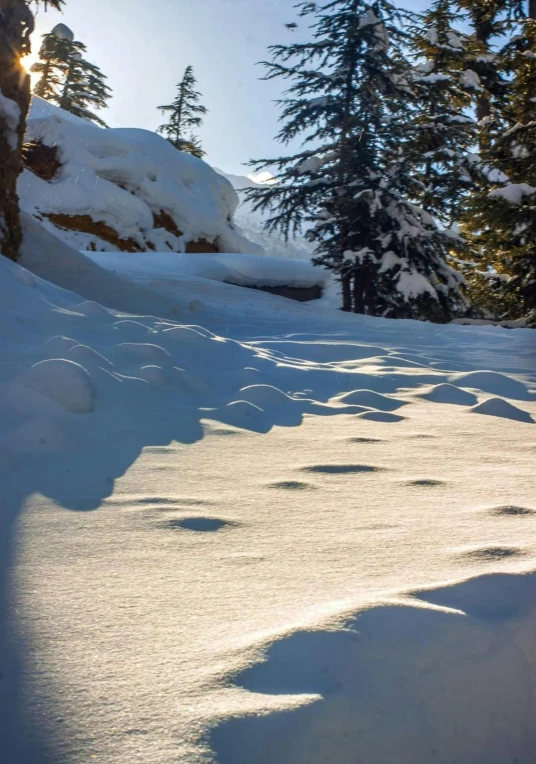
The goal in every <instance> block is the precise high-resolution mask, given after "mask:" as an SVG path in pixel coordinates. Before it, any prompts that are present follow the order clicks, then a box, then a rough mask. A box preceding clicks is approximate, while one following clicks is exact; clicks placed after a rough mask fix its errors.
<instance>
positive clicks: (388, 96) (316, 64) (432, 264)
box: [248, 0, 463, 320]
mask: <svg viewBox="0 0 536 764" xmlns="http://www.w3.org/2000/svg"><path fill="white" fill-rule="evenodd" d="M298 7H299V9H300V11H299V12H300V16H302V17H309V16H312V17H313V19H314V22H313V25H312V28H313V29H314V34H313V41H312V42H310V43H306V44H292V45H278V46H273V47H272V48H271V52H272V55H273V58H272V61H270V62H265V66H266V67H267V69H268V73H267V75H266V79H274V78H277V77H282V78H284V79H288V80H290V81H291V82H292V84H291V86H290V87H289V89H288V90H287V97H286V98H285V99H284V100H283V101H281V102H280V103H281V106H282V117H281V120H282V122H283V123H284V125H283V128H282V129H281V131H280V133H279V136H278V138H279V140H280V141H281V142H282V143H285V144H287V143H289V142H290V141H292V140H294V139H296V138H301V139H302V141H303V143H304V150H303V151H301V152H299V153H297V154H293V155H291V156H286V157H280V158H278V159H268V160H267V159H265V160H260V161H254V162H252V163H251V164H252V165H253V166H254V167H256V168H257V169H258V170H262V169H267V168H276V170H277V176H276V181H277V182H276V183H274V184H273V185H270V186H267V187H265V188H260V189H257V188H256V189H251V190H248V195H249V197H250V199H252V200H253V203H254V207H255V209H260V210H271V211H272V213H273V214H272V216H271V217H270V218H269V219H268V221H267V227H268V229H269V230H280V231H281V232H282V233H283V234H284V236H286V237H288V236H289V235H291V234H293V233H295V232H298V231H300V230H301V229H302V227H303V226H304V225H305V224H306V225H308V226H311V228H310V229H309V231H308V236H309V238H310V239H312V240H313V241H314V243H315V244H316V253H315V257H314V262H316V263H317V264H320V265H324V266H325V267H327V268H330V269H331V270H333V271H334V272H335V273H336V274H337V276H338V277H339V278H340V280H341V284H342V295H343V310H346V311H350V310H351V311H354V312H356V313H370V314H373V315H384V316H392V317H415V318H425V317H427V318H432V319H435V320H446V319H448V318H449V317H450V314H451V312H452V311H454V310H456V309H457V307H458V306H459V305H461V304H463V297H462V295H461V292H460V284H461V277H460V276H459V275H458V274H457V273H456V272H455V271H454V270H453V269H452V268H450V267H449V266H448V265H447V263H446V257H447V256H448V250H449V248H450V246H451V243H452V236H448V235H446V234H445V233H443V232H441V231H440V230H439V229H438V227H437V225H436V223H435V221H434V219H433V217H432V216H431V215H430V214H428V213H426V211H425V210H423V209H422V208H420V207H419V206H418V205H417V204H416V203H415V200H416V196H417V194H418V189H417V188H416V185H417V184H416V180H415V173H414V172H413V169H414V168H413V167H412V162H411V151H410V150H409V149H408V146H409V144H410V138H411V136H412V134H413V132H414V130H415V115H416V109H417V102H416V95H415V92H414V90H413V89H412V88H411V86H410V68H409V65H408V63H407V61H406V59H405V50H406V47H407V43H408V37H407V32H406V29H405V26H404V25H405V22H406V21H407V20H408V16H407V14H402V13H401V12H398V11H396V10H395V9H394V8H393V6H392V4H391V3H390V2H388V0H376V2H372V3H370V2H365V1H364V0H331V2H328V3H327V4H325V5H323V6H322V7H317V6H316V5H315V4H313V3H301V4H300V5H299V6H298ZM308 145H310V146H312V148H311V149H308V148H307V146H308Z"/></svg>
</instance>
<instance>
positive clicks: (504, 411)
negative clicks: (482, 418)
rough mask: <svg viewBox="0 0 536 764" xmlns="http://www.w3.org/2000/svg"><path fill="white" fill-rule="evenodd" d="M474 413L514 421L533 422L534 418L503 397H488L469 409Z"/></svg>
mask: <svg viewBox="0 0 536 764" xmlns="http://www.w3.org/2000/svg"><path fill="white" fill-rule="evenodd" d="M471 411H473V412H474V413H475V414H487V415H488V416H497V417H501V418H503V419H513V420H514V421H516V422H526V423H527V424H534V419H533V418H532V417H531V415H530V414H529V412H528V411H523V409H519V408H518V407H517V406H513V405H512V404H511V403H509V402H508V401H505V400H504V399H503V398H489V399H488V400H487V401H484V402H483V403H479V404H478V405H477V406H473V408H472V409H471Z"/></svg>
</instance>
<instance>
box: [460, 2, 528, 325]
mask: <svg viewBox="0 0 536 764" xmlns="http://www.w3.org/2000/svg"><path fill="white" fill-rule="evenodd" d="M533 12H536V9H533ZM514 30H515V32H516V33H515V34H514V36H513V37H512V38H511V39H510V40H509V41H508V42H507V44H506V45H505V46H504V48H503V51H502V55H501V59H502V65H503V68H504V71H505V73H506V74H507V76H508V100H507V103H506V105H505V107H504V109H503V121H504V129H503V131H502V132H500V133H499V134H498V135H497V136H496V137H495V138H494V140H493V141H490V143H489V145H487V146H486V147H485V148H484V150H483V152H482V168H483V172H484V174H485V175H486V179H485V180H486V181H487V182H483V183H482V190H481V193H480V194H479V195H478V196H476V197H475V200H474V203H473V206H472V209H471V210H470V213H471V214H470V217H469V218H468V221H467V227H468V228H469V229H470V230H471V231H472V232H473V236H474V241H475V245H476V247H477V251H478V253H479V255H480V258H481V260H482V261H483V262H484V264H485V266H486V267H487V268H489V269H491V270H492V272H493V273H496V274H497V275H496V279H495V280H496V286H497V289H498V290H499V291H500V294H501V297H502V306H503V308H504V310H505V311H506V312H507V313H508V314H509V315H510V316H511V317H518V316H522V315H524V314H526V313H528V312H529V311H532V310H535V309H536V100H535V95H534V94H535V93H536V19H534V18H528V19H525V20H522V21H521V22H519V23H518V24H517V25H516V26H515V27H514Z"/></svg>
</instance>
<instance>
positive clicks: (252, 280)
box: [87, 252, 330, 287]
mask: <svg viewBox="0 0 536 764" xmlns="http://www.w3.org/2000/svg"><path fill="white" fill-rule="evenodd" d="M87 255H88V257H89V258H91V260H93V261H94V262H95V263H97V264H98V265H100V266H101V267H102V268H106V269H108V270H111V271H114V272H115V273H119V274H126V275H128V276H130V277H132V276H133V275H134V274H136V275H137V276H138V278H140V279H141V280H142V282H145V281H146V280H147V279H148V278H149V279H150V280H154V279H159V280H161V281H164V282H165V281H167V282H169V280H170V279H180V278H182V277H183V276H193V277H195V278H201V279H208V280H209V281H218V282H223V283H227V284H236V285H237V286H246V287H282V286H288V287H312V286H320V287H325V286H327V284H328V283H329V282H330V275H329V272H328V271H327V270H325V269H324V268H320V267H317V266H314V265H312V263H310V262H306V261H304V260H291V259H286V260H283V259H281V258H279V257H258V256H257V255H240V254H219V255H208V254H207V255H202V254H197V255H180V254H179V255H178V254H173V253H168V252H164V253H156V252H155V253H153V252H149V253H140V254H130V253H128V254H125V253H115V252H88V253H87Z"/></svg>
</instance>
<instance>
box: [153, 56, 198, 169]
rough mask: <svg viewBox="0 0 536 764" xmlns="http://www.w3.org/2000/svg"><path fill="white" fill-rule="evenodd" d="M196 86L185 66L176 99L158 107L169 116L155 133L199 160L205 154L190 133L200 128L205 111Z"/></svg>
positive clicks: (193, 77) (189, 69) (192, 76)
mask: <svg viewBox="0 0 536 764" xmlns="http://www.w3.org/2000/svg"><path fill="white" fill-rule="evenodd" d="M196 85H197V80H196V78H195V76H194V70H193V67H192V66H187V67H186V70H185V72H184V75H183V78H182V80H181V81H180V82H179V84H178V85H177V97H176V98H175V100H174V101H173V103H171V104H168V105H167V106H159V107H158V108H159V110H160V111H161V112H162V114H164V115H166V114H168V115H169V121H168V122H166V123H165V124H164V125H160V127H159V128H158V130H157V132H158V133H160V134H161V135H164V136H165V137H166V138H167V139H168V141H169V142H170V143H171V144H172V145H173V146H175V148H176V149H178V150H179V151H186V152H187V153H188V154H193V155H194V156H196V157H200V158H201V157H203V156H204V155H205V152H204V151H203V149H202V148H201V143H200V141H199V138H197V136H195V135H194V134H193V132H192V131H193V130H194V128H196V127H201V125H202V124H203V115H205V114H206V113H207V109H206V108H205V107H204V106H203V105H202V104H201V103H200V101H201V98H202V96H201V93H199V92H198V91H197V90H196V89H195V88H196Z"/></svg>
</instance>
